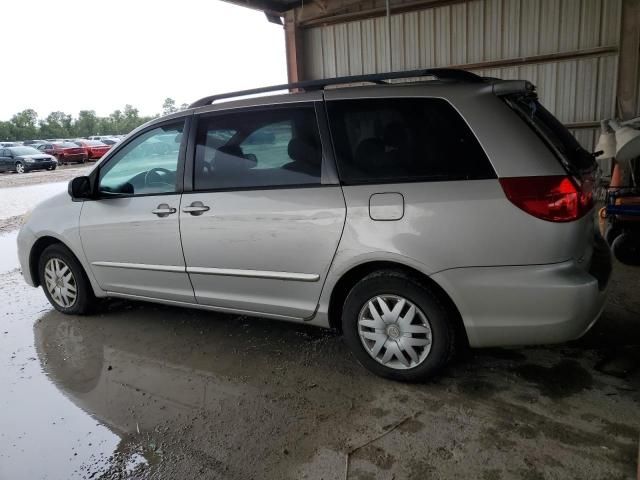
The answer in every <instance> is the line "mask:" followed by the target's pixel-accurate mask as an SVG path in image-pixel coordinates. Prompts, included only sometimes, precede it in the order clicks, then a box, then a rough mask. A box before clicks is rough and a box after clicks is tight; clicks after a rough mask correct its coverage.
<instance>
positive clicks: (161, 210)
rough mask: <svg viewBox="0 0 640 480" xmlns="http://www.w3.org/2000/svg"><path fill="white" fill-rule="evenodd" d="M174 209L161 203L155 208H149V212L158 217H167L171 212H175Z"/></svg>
mask: <svg viewBox="0 0 640 480" xmlns="http://www.w3.org/2000/svg"><path fill="white" fill-rule="evenodd" d="M176 211H177V210H176V209H175V208H173V207H170V206H169V205H167V204H166V203H161V204H160V205H158V207H157V208H156V209H154V210H151V213H155V214H156V215H157V216H159V217H168V216H169V215H171V214H172V213H176Z"/></svg>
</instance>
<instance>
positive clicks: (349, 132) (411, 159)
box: [327, 98, 496, 184]
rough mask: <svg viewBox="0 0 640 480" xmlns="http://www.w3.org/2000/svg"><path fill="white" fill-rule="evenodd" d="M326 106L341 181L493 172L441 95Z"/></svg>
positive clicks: (407, 179) (441, 177)
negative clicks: (438, 96) (437, 96)
mask: <svg viewBox="0 0 640 480" xmlns="http://www.w3.org/2000/svg"><path fill="white" fill-rule="evenodd" d="M327 110H328V113H329V123H330V128H331V134H332V137H333V140H334V145H335V149H336V155H337V160H338V170H339V173H340V178H341V180H342V181H343V182H344V183H345V184H362V183H400V182H413V181H445V180H477V179H487V178H495V176H496V175H495V172H494V170H493V168H492V166H491V164H490V162H489V160H488V159H487V156H486V155H485V153H484V151H483V150H482V148H481V147H480V144H479V143H478V141H477V139H476V138H475V136H474V135H473V133H472V132H471V130H470V129H469V127H468V125H467V124H466V122H465V121H464V120H463V119H462V117H461V116H460V114H459V113H458V112H457V111H456V110H455V109H454V108H453V107H452V106H451V104H449V102H447V101H446V100H442V99H439V98H388V99H362V100H333V101H329V102H328V103H327Z"/></svg>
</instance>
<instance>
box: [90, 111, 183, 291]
mask: <svg viewBox="0 0 640 480" xmlns="http://www.w3.org/2000/svg"><path fill="white" fill-rule="evenodd" d="M183 129H184V121H182V120H177V121H174V122H171V123H167V124H161V125H159V126H154V127H150V128H149V129H147V130H143V131H142V132H140V133H139V134H137V135H136V136H135V137H133V138H132V139H131V140H129V141H127V142H126V143H125V144H123V145H122V146H121V147H118V150H117V151H116V152H115V154H114V155H113V156H111V157H110V158H109V160H108V161H107V163H105V164H101V165H100V166H99V169H100V170H99V171H98V192H99V195H100V197H101V198H102V199H100V200H94V201H86V202H85V203H84V205H83V207H82V213H81V215H80V235H81V239H82V245H83V248H84V251H85V255H86V256H87V258H88V260H89V263H90V264H91V269H92V271H93V272H94V275H95V276H96V279H97V280H98V283H99V284H100V286H101V287H102V289H104V290H106V291H109V292H116V293H126V294H130V295H141V296H145V297H152V298H159V299H164V300H177V301H184V302H194V301H195V298H194V296H193V289H192V288H191V284H190V283H189V277H188V275H187V273H186V270H185V264H184V257H183V255H182V246H181V244H180V225H179V216H178V208H179V207H180V193H179V192H180V191H181V178H182V168H181V162H182V160H181V158H184V153H183V152H184V148H185V147H184V146H185V141H184V139H183V136H182V132H183Z"/></svg>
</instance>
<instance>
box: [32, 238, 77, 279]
mask: <svg viewBox="0 0 640 480" xmlns="http://www.w3.org/2000/svg"><path fill="white" fill-rule="evenodd" d="M56 243H59V244H61V245H64V246H65V247H66V248H69V247H67V246H66V245H65V244H64V242H62V241H61V240H60V239H58V238H56V237H51V236H48V235H46V236H44V237H40V238H39V239H38V240H36V242H35V243H34V244H33V246H32V247H31V251H30V252H29V273H31V278H32V279H33V285H34V286H35V287H39V286H40V285H41V283H42V282H41V281H40V272H39V271H38V262H39V261H40V255H42V252H44V250H45V248H47V247H48V246H50V245H54V244H56ZM69 251H71V250H69Z"/></svg>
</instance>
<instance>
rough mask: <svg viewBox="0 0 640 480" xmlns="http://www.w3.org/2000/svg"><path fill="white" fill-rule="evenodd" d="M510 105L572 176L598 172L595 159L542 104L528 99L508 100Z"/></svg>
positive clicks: (530, 98) (535, 99)
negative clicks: (595, 170) (593, 171)
mask: <svg viewBox="0 0 640 480" xmlns="http://www.w3.org/2000/svg"><path fill="white" fill-rule="evenodd" d="M505 99H506V102H507V104H508V105H509V106H510V107H511V108H512V109H513V110H515V111H516V112H517V113H518V114H519V115H520V116H521V117H523V118H524V119H525V120H526V122H527V124H528V125H529V126H531V127H532V128H533V130H534V131H535V132H536V133H537V134H538V135H539V136H540V137H541V138H542V139H543V140H544V141H545V143H547V145H548V146H550V147H551V148H552V149H553V150H554V152H555V153H556V155H557V156H558V157H559V159H560V161H561V162H562V164H563V165H564V167H565V168H566V169H567V171H568V172H569V173H572V174H581V173H584V172H589V171H592V170H594V169H595V168H596V161H595V157H594V156H593V155H592V154H591V153H589V152H588V151H587V150H585V149H584V147H582V145H580V144H579V143H578V141H577V140H576V138H575V137H574V136H573V135H571V132H569V130H567V127H565V126H564V125H563V124H562V123H560V121H559V120H558V119H557V118H556V117H554V116H553V114H552V113H551V112H549V110H547V109H546V108H544V106H543V105H542V104H541V103H540V102H539V101H538V99H537V98H535V97H531V96H525V95H519V96H511V97H505Z"/></svg>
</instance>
